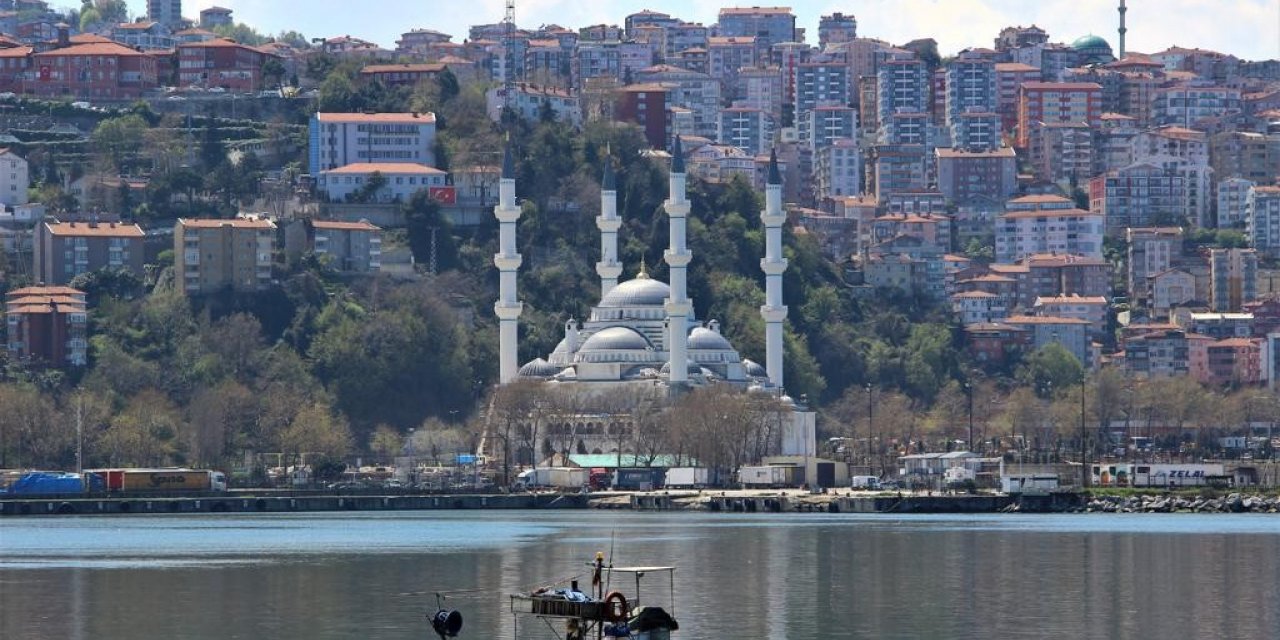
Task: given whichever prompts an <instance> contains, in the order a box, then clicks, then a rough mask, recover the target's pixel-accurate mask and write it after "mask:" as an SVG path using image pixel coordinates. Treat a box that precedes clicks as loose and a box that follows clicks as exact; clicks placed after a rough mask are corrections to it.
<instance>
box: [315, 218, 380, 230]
mask: <svg viewBox="0 0 1280 640" xmlns="http://www.w3.org/2000/svg"><path fill="white" fill-rule="evenodd" d="M311 226H313V227H315V228H317V229H334V230H341V231H381V230H382V228H381V227H379V226H378V225H376V224H373V223H372V222H369V221H368V220H361V221H360V222H342V221H340V220H312V221H311Z"/></svg>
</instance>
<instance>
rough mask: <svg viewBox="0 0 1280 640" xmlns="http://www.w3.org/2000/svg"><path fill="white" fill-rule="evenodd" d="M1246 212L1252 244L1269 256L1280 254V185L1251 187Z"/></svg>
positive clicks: (1246, 221) (1246, 224)
mask: <svg viewBox="0 0 1280 640" xmlns="http://www.w3.org/2000/svg"><path fill="white" fill-rule="evenodd" d="M1245 212H1246V213H1245V229H1246V231H1247V233H1248V235H1249V243H1250V246H1252V247H1253V248H1254V249H1257V250H1258V252H1259V253H1261V254H1263V255H1266V256H1267V257H1272V258H1274V257H1276V256H1280V187H1261V186H1255V187H1251V188H1250V189H1249V196H1248V198H1247V199H1246V200H1245Z"/></svg>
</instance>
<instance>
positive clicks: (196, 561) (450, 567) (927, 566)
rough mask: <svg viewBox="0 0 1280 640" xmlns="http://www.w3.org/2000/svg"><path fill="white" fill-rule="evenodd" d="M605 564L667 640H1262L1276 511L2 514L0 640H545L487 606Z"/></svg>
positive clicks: (1276, 551) (1279, 544) (1279, 591)
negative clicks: (632, 572)
mask: <svg viewBox="0 0 1280 640" xmlns="http://www.w3.org/2000/svg"><path fill="white" fill-rule="evenodd" d="M610 548H612V549H613V554H614V558H615V564H618V565H624V564H631V565H658V564H672V565H676V566H678V567H679V569H678V570H677V571H676V581H675V592H674V594H671V593H669V589H668V586H667V583H666V581H665V580H664V581H662V582H661V583H659V582H658V581H656V580H651V579H650V577H646V578H645V580H644V582H643V595H644V596H645V597H646V598H647V599H648V600H649V601H650V602H652V603H655V604H657V603H665V602H666V601H667V600H669V599H671V598H672V597H673V596H674V608H675V614H676V617H677V618H678V619H679V620H680V623H681V625H682V628H683V629H682V631H681V632H679V633H678V634H677V636H678V637H680V638H688V639H694V638H698V639H704V638H705V639H711V638H796V639H809V638H811V639H824V640H825V639H835V638H841V639H844V638H948V639H950V638H1072V639H1073V640H1074V639H1081V638H1083V639H1090V640H1093V639H1102V638H1133V639H1146V638H1161V639H1163V638H1171V639H1174V638H1176V639H1178V640H1184V639H1192V638H1232V639H1252V638H1257V639H1265V640H1276V639H1277V638H1280V517H1277V516H1266V515H1209V516H1200V515H1173V514H1164V515H1136V514H1130V515H1062V516H1029V515H1024V516H1014V515H1001V516H989V517H974V516H953V517H948V516H935V517H930V516H882V515H845V514H812V515H799V514H795V515H791V514H784V515H774V516H767V515H754V514H751V515H747V514H705V515H701V514H687V513H661V514H645V513H630V512H627V513H616V512H583V511H571V512H563V513H552V512H547V511H537V512H447V513H440V512H431V513H427V512H423V513H411V514H404V513H396V514H332V515H329V514H321V515H267V516H236V515H207V516H172V517H170V516H146V517H144V516H138V517H106V518H92V517H81V518H76V517H58V518H44V519H34V518H32V519H23V518H6V519H3V520H0V638H4V639H6V640H26V639H35V638H51V639H54V638H56V639H59V640H61V639H81V638H83V639H86V640H88V639H92V640H102V639H113V638H128V639H140V640H149V639H157V640H158V639H165V640H169V639H175V638H179V639H185V638H211V639H212V638H218V639H223V638H255V639H257V638H297V639H300V640H314V639H317V638H415V639H421V638H427V637H433V636H430V629H429V627H428V625H427V624H426V621H425V618H424V614H425V613H426V612H428V611H431V610H434V608H435V595H434V594H435V593H436V592H453V595H452V596H451V597H450V599H449V600H448V605H449V606H450V607H451V608H456V609H459V610H461V611H462V612H463V614H464V616H465V617H466V625H465V627H464V629H463V633H462V638H464V639H465V638H477V639H491V638H515V637H519V638H555V637H557V634H553V633H552V630H550V629H547V628H546V627H545V626H540V625H538V624H531V623H529V622H528V621H524V622H521V623H519V626H518V627H517V625H516V623H515V622H514V620H513V617H512V616H511V614H510V613H508V612H507V610H508V609H507V608H508V599H507V595H508V594H509V593H513V592H516V591H518V590H520V589H523V588H526V587H529V586H533V585H538V584H541V583H544V582H553V581H555V580H557V579H561V578H567V577H569V576H572V575H574V574H581V575H582V579H583V583H584V585H585V584H586V583H587V582H589V575H588V574H587V571H586V569H585V567H584V564H585V563H586V562H588V561H589V560H590V559H591V558H592V556H593V555H594V554H595V552H596V551H597V550H600V551H605V552H608V551H609V549H610ZM628 589H629V590H634V587H631V586H630V583H628ZM655 601H657V602H655ZM558 636H559V637H563V630H562V629H560V630H559V634H558Z"/></svg>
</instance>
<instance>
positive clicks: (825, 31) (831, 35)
mask: <svg viewBox="0 0 1280 640" xmlns="http://www.w3.org/2000/svg"><path fill="white" fill-rule="evenodd" d="M857 37H858V20H857V18H854V17H853V16H852V15H848V16H846V15H844V14H843V13H840V12H839V11H837V12H835V13H833V14H831V15H829V16H822V17H821V18H819V19H818V48H819V49H825V48H827V45H829V44H840V43H844V42H849V41H851V40H853V39H854V38H857Z"/></svg>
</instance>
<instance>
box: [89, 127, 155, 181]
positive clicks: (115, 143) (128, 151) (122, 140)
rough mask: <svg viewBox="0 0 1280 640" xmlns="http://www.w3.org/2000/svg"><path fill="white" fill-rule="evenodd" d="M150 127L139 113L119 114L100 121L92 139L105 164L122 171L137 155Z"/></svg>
mask: <svg viewBox="0 0 1280 640" xmlns="http://www.w3.org/2000/svg"><path fill="white" fill-rule="evenodd" d="M148 128H149V127H148V125H147V121H146V120H144V119H142V117H141V116H139V115H137V114H129V115H126V116H118V117H115V118H108V119H106V120H103V121H102V122H100V123H98V126H97V127H95V128H94V130H93V134H92V135H91V136H90V139H91V141H92V142H93V146H94V149H95V150H96V151H97V152H98V154H100V156H99V157H100V159H101V161H102V162H103V163H104V165H105V166H109V167H111V168H112V169H114V170H115V171H117V172H122V171H124V170H125V168H126V163H127V162H128V161H130V160H132V159H133V158H134V157H136V156H137V154H138V150H139V149H140V148H141V146H142V140H143V136H144V134H145V132H146V131H147V129H148Z"/></svg>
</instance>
